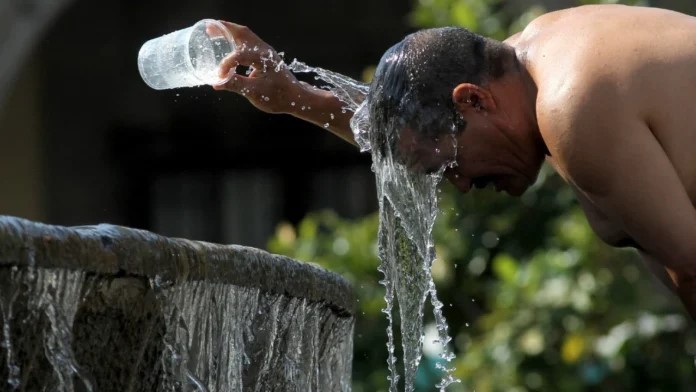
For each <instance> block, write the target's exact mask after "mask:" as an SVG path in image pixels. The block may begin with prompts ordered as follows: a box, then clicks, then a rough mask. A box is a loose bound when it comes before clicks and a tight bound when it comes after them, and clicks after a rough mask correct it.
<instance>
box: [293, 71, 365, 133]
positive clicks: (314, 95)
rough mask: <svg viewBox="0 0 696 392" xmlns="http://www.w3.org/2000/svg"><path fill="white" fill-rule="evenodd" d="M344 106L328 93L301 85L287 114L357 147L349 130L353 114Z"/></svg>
mask: <svg viewBox="0 0 696 392" xmlns="http://www.w3.org/2000/svg"><path fill="white" fill-rule="evenodd" d="M293 103H294V105H293ZM345 106H346V105H345V104H344V103H343V102H341V101H340V100H339V99H338V98H336V96H334V95H333V94H332V93H331V92H330V91H326V90H322V89H319V88H316V87H312V86H310V85H308V84H304V83H303V88H302V89H301V90H300V91H299V93H298V94H297V100H296V101H292V102H291V106H290V110H289V112H288V114H290V115H292V116H294V117H297V118H299V119H302V120H305V121H308V122H310V123H312V124H315V125H317V126H320V127H322V128H324V129H326V130H328V131H330V132H332V133H333V134H335V135H337V136H338V137H340V138H342V139H343V140H345V141H347V142H348V143H351V144H353V145H357V144H356V142H355V139H354V137H353V131H352V130H351V128H350V119H351V117H353V112H352V111H350V110H348V109H346V107H345Z"/></svg>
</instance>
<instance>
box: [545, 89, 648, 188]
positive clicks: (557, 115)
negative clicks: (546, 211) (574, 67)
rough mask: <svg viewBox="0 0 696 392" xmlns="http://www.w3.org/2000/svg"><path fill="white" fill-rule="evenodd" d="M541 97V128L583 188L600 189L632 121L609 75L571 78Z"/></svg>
mask: <svg viewBox="0 0 696 392" xmlns="http://www.w3.org/2000/svg"><path fill="white" fill-rule="evenodd" d="M552 87H553V88H550V90H549V91H540V92H539V96H538V97H537V121H538V124H539V131H540V132H541V134H542V137H543V138H544V142H545V143H546V145H547V148H548V149H549V152H550V153H551V155H552V156H553V157H554V160H555V161H556V163H557V165H558V168H559V170H561V171H562V172H563V173H562V174H563V175H564V177H566V178H568V179H569V180H571V181H574V182H575V183H576V185H578V186H580V187H583V188H584V187H585V186H589V187H596V186H597V185H599V184H598V182H597V180H596V178H595V177H596V175H598V174H601V173H602V171H603V170H604V169H603V167H604V164H605V163H606V162H607V159H606V158H607V156H609V155H611V154H612V150H613V149H615V148H618V147H619V146H620V144H621V138H622V137H623V136H621V133H622V130H624V129H626V127H625V124H627V123H628V122H630V121H631V118H633V117H634V116H631V114H630V113H631V111H630V108H629V107H627V106H626V105H621V104H620V99H618V97H617V92H616V89H615V88H614V87H613V83H612V82H611V81H610V80H606V79H601V78H600V79H591V78H590V79H587V78H585V77H582V76H579V77H571V78H567V79H565V80H563V81H559V82H558V83H557V84H555V85H554V86H552Z"/></svg>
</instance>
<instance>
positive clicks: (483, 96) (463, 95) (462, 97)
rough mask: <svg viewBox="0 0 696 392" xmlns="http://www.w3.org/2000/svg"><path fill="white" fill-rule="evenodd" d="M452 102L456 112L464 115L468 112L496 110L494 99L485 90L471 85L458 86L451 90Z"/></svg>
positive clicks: (462, 84)
mask: <svg viewBox="0 0 696 392" xmlns="http://www.w3.org/2000/svg"><path fill="white" fill-rule="evenodd" d="M452 102H454V106H455V107H456V108H457V111H459V112H460V113H462V114H464V113H467V112H470V111H472V110H473V111H476V112H480V111H491V110H494V109H495V108H496V104H495V99H493V95H492V94H491V92H490V91H488V90H487V89H485V88H483V87H481V86H477V85H475V84H471V83H461V84H458V85H457V86H456V87H455V88H454V90H452Z"/></svg>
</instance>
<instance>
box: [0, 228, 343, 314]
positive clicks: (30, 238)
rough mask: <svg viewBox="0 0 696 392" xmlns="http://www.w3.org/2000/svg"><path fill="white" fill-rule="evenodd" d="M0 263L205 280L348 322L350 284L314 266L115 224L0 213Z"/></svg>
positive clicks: (243, 248)
mask: <svg viewBox="0 0 696 392" xmlns="http://www.w3.org/2000/svg"><path fill="white" fill-rule="evenodd" d="M0 266H18V267H42V268H66V269H73V270H77V269H80V270H84V271H87V272H92V273H97V274H103V275H116V276H118V275H132V276H140V277H147V278H153V279H158V280H159V281H161V282H163V284H168V283H169V284H176V283H177V282H183V281H201V280H202V281H209V282H215V283H228V284H233V285H236V286H242V287H256V288H259V289H261V290H262V291H267V292H272V293H275V294H279V295H288V296H291V297H297V298H307V299H308V300H310V301H317V302H325V303H327V304H328V305H329V306H330V307H331V308H332V310H334V312H336V313H337V314H338V315H341V316H345V317H350V316H352V315H353V314H354V311H355V301H354V296H353V291H352V287H351V285H350V283H349V282H348V281H347V280H346V279H344V278H343V277H341V276H340V275H338V274H336V273H333V272H329V271H327V270H325V269H323V268H321V267H318V266H315V265H312V264H308V263H303V262H299V261H296V260H293V259H291V258H289V257H285V256H280V255H276V254H272V253H269V252H266V251H263V250H260V249H256V248H250V247H246V246H241V245H219V244H212V243H208V242H202V241H192V240H186V239H179V238H169V237H164V236H161V235H158V234H155V233H152V232H149V231H145V230H138V229H131V228H127V227H122V226H115V225H109V224H100V225H96V226H79V227H64V226H54V225H47V224H42V223H36V222H32V221H29V220H26V219H21V218H15V217H9V216H0Z"/></svg>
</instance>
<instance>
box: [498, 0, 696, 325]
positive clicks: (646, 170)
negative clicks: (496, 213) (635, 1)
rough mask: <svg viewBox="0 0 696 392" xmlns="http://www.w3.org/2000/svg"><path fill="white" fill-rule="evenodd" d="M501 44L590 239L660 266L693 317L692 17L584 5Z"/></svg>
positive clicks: (695, 24)
mask: <svg viewBox="0 0 696 392" xmlns="http://www.w3.org/2000/svg"><path fill="white" fill-rule="evenodd" d="M509 43H510V44H511V45H513V46H514V47H515V48H516V50H518V51H520V52H521V54H522V56H521V57H522V58H523V59H524V61H525V62H526V63H525V65H526V67H527V69H528V71H529V72H530V75H531V76H532V78H533V79H534V80H535V82H536V85H537V88H538V95H537V106H536V107H537V119H538V124H539V130H540V132H541V134H542V137H543V139H544V141H545V143H546V145H547V147H548V149H549V152H550V155H551V156H550V157H549V159H548V161H549V163H551V165H552V166H553V167H554V168H555V169H556V170H557V172H558V173H559V174H560V175H561V176H562V177H564V178H565V179H566V180H567V181H568V183H569V184H570V185H571V186H573V188H574V189H575V191H576V194H577V195H578V199H579V200H580V204H581V206H582V208H583V210H584V211H585V212H586V215H587V217H588V220H589V221H590V224H591V225H592V227H593V229H594V230H595V232H596V233H597V235H598V236H599V237H600V238H602V239H603V240H604V241H605V242H607V243H609V244H610V245H614V246H626V245H628V246H635V247H636V248H638V249H639V250H641V252H642V253H643V254H644V256H646V258H647V259H648V261H649V262H651V263H658V264H659V265H661V266H662V267H665V268H666V269H667V272H668V273H669V274H670V276H671V278H672V280H673V282H674V284H675V286H676V288H677V292H678V293H679V294H680V296H681V297H682V300H683V301H684V303H685V304H686V306H687V308H689V309H690V312H691V313H692V315H694V316H695V317H696V314H694V311H695V309H696V308H694V305H695V304H696V302H694V298H695V297H696V296H695V295H694V294H693V292H694V287H693V279H694V276H695V275H696V210H695V209H694V203H696V153H695V152H696V110H694V108H692V104H693V103H694V102H696V18H693V17H689V16H686V15H683V14H680V13H676V12H671V11H666V10H661V9H652V8H642V7H626V6H617V5H604V6H586V7H579V8H574V9H569V10H564V11H559V12H554V13H550V14H547V15H544V16H542V17H540V18H538V19H537V20H535V21H534V22H532V23H531V24H530V25H529V26H528V27H527V28H526V29H525V30H524V31H523V32H522V33H521V34H520V35H518V36H516V37H512V38H511V39H510V42H509ZM685 297H686V298H685Z"/></svg>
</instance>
